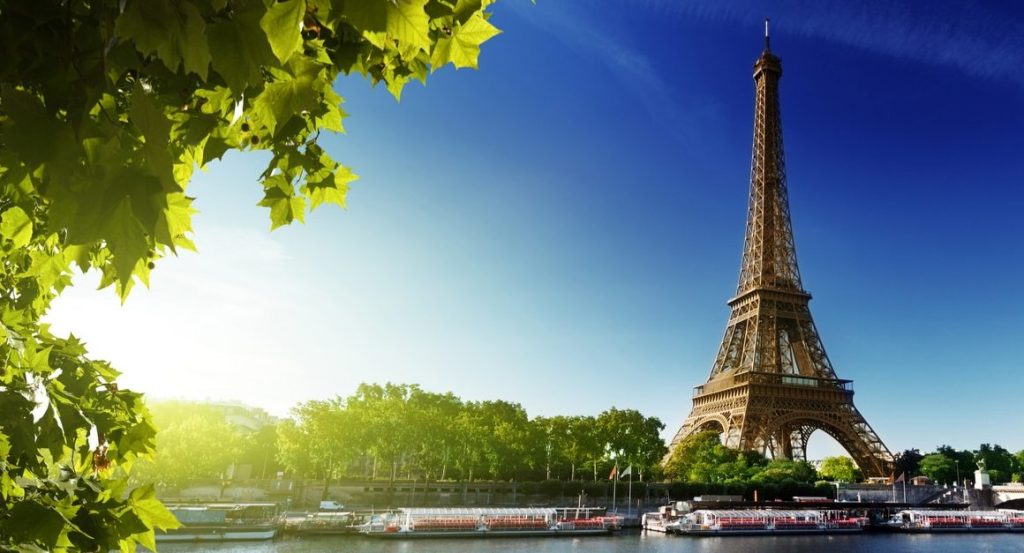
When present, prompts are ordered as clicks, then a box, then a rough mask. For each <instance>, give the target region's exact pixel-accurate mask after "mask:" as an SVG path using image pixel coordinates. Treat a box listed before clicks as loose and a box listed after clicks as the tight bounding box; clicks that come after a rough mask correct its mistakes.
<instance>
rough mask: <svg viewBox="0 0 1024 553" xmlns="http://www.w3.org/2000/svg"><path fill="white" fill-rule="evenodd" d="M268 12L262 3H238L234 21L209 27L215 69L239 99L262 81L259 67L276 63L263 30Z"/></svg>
mask: <svg viewBox="0 0 1024 553" xmlns="http://www.w3.org/2000/svg"><path fill="white" fill-rule="evenodd" d="M264 13H266V8H265V6H264V5H263V2H261V1H259V0H248V1H245V2H238V5H237V6H236V7H235V11H234V13H233V17H232V18H231V19H229V20H223V21H219V22H217V23H213V24H211V25H209V26H208V28H209V32H208V33H207V36H206V39H207V44H209V46H210V55H211V56H212V58H213V69H214V70H215V71H217V72H218V73H220V74H221V75H222V76H223V77H224V80H225V81H226V82H227V85H228V87H230V88H231V91H232V92H234V95H235V97H236V98H238V97H240V96H241V95H242V93H243V92H245V89H246V87H248V86H249V85H255V84H258V83H261V82H262V81H263V78H262V75H261V73H260V66H263V65H270V64H272V63H274V64H276V63H277V58H276V57H275V56H274V52H273V51H272V50H271V49H270V43H269V42H267V34H266V33H265V32H264V31H263V29H262V28H261V27H260V21H261V19H262V17H263V14H264Z"/></svg>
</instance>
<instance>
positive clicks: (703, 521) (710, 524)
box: [676, 509, 867, 536]
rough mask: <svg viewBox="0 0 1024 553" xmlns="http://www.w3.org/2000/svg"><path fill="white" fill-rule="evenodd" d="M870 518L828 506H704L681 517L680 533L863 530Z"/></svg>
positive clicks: (822, 532)
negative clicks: (790, 508) (740, 507)
mask: <svg viewBox="0 0 1024 553" xmlns="http://www.w3.org/2000/svg"><path fill="white" fill-rule="evenodd" d="M866 525H867V520H866V519H864V518H860V517H850V516H848V515H846V514H845V513H842V512H839V511H829V510H813V509H799V510H775V509H723V510H716V509H701V510H697V511H693V512H692V513H688V514H686V515H685V516H683V517H682V518H680V519H679V528H678V530H677V531H676V533H678V534H684V535H689V536H738V535H768V534H833V533H853V532H862V531H863V530H864V527H865V526H866Z"/></svg>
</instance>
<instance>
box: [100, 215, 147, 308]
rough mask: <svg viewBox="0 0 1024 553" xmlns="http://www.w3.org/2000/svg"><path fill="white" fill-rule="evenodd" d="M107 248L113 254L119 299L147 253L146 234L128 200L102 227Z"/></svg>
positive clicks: (125, 293)
mask: <svg viewBox="0 0 1024 553" xmlns="http://www.w3.org/2000/svg"><path fill="white" fill-rule="evenodd" d="M104 231H105V233H104V234H105V235H106V237H107V247H109V248H110V252H111V253H112V254H113V256H114V258H113V263H114V268H115V269H116V270H117V281H118V282H119V283H120V285H121V291H122V292H121V297H122V299H124V298H125V297H126V296H127V293H128V283H129V282H130V281H131V279H132V273H133V272H134V271H135V266H136V265H138V264H139V261H142V260H145V259H146V256H147V255H148V253H149V243H148V242H147V241H146V232H145V229H144V228H143V227H142V224H141V223H139V221H138V219H136V218H135V214H134V212H133V211H132V203H131V199H130V198H123V199H122V200H121V202H120V203H118V204H117V207H116V208H115V209H114V211H113V212H112V213H111V215H110V219H108V220H107V223H106V225H105V227H104Z"/></svg>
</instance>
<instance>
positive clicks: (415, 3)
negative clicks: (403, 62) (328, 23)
mask: <svg viewBox="0 0 1024 553" xmlns="http://www.w3.org/2000/svg"><path fill="white" fill-rule="evenodd" d="M426 4H427V0H394V1H392V0H363V1H359V2H346V3H345V5H344V16H345V18H346V19H347V20H348V22H349V23H350V24H351V25H352V26H353V27H355V28H356V29H358V30H360V31H362V32H363V37H364V38H366V40H368V41H370V42H372V43H373V44H374V45H375V46H377V47H378V48H383V47H384V46H385V44H386V39H387V38H390V39H392V40H397V41H399V42H400V43H401V45H402V47H401V48H400V51H401V52H402V57H403V58H405V59H410V58H412V57H415V55H416V53H417V52H418V51H421V50H424V51H425V50H427V49H429V48H430V36H429V31H430V19H429V18H428V16H427V12H426Z"/></svg>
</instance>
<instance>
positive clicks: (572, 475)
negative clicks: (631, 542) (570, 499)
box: [569, 461, 576, 482]
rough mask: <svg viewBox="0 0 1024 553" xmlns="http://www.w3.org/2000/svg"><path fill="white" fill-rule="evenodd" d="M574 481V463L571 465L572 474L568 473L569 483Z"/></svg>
mask: <svg viewBox="0 0 1024 553" xmlns="http://www.w3.org/2000/svg"><path fill="white" fill-rule="evenodd" d="M575 479H576V462H575V461H574V462H573V463H572V472H570V473H569V481H570V482H572V481H573V480H575Z"/></svg>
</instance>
